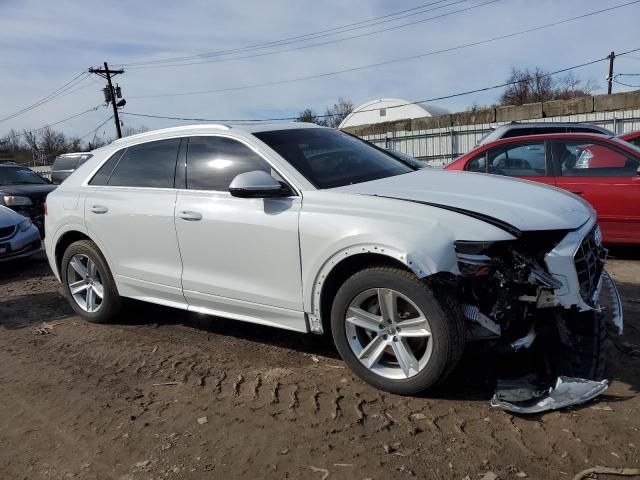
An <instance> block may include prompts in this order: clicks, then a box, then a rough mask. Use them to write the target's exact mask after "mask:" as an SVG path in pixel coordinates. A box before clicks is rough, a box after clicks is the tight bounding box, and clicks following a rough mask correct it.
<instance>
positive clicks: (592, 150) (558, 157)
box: [552, 140, 640, 177]
mask: <svg viewBox="0 0 640 480" xmlns="http://www.w3.org/2000/svg"><path fill="white" fill-rule="evenodd" d="M552 157H553V162H554V164H555V165H556V171H557V172H560V175H561V176H563V177H635V176H636V175H637V174H638V167H640V161H638V159H636V158H634V157H632V156H631V155H628V154H627V153H624V152H622V151H619V150H617V149H613V148H610V147H609V146H607V145H603V144H601V143H597V142H593V143H589V140H582V141H562V140H555V141H554V142H553V144H552Z"/></svg>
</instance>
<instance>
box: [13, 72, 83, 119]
mask: <svg viewBox="0 0 640 480" xmlns="http://www.w3.org/2000/svg"><path fill="white" fill-rule="evenodd" d="M87 75H89V74H88V73H87V72H81V73H79V74H78V75H76V76H75V77H73V78H72V79H71V80H69V81H68V82H67V83H65V84H64V85H62V86H61V87H60V88H57V89H56V90H54V91H53V92H51V93H50V94H49V95H47V96H45V97H42V98H41V99H39V100H37V101H36V102H34V103H32V104H31V105H29V106H28V107H24V108H23V109H21V110H18V111H17V112H13V113H10V114H8V115H6V116H4V117H3V118H0V123H2V122H5V121H7V120H11V119H12V118H15V117H17V116H19V115H22V114H24V113H27V112H29V111H31V110H33V109H35V108H37V107H39V106H40V105H44V104H45V103H47V102H49V101H51V100H53V99H54V98H56V97H58V96H60V95H61V94H62V93H64V92H65V91H67V90H69V89H70V88H73V87H74V86H75V85H77V84H78V83H80V82H82V80H84V77H85V76H87ZM80 77H83V78H80Z"/></svg>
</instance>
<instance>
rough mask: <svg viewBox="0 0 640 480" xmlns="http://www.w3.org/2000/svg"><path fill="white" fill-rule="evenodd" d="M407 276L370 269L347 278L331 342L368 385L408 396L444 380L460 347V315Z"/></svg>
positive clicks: (336, 305)
mask: <svg viewBox="0 0 640 480" xmlns="http://www.w3.org/2000/svg"><path fill="white" fill-rule="evenodd" d="M441 297H446V294H439V298H436V295H435V294H434V291H433V289H432V288H431V287H430V286H429V285H428V284H427V283H426V282H425V281H423V280H420V279H418V278H416V277H415V275H413V274H412V273H411V272H407V271H405V270H401V269H398V268H389V267H374V268H369V269H366V270H362V271H360V272H358V273H356V274H354V275H353V276H352V277H350V278H349V279H348V280H347V281H346V282H345V283H344V284H343V285H342V287H341V288H340V289H339V290H338V293H337V294H336V297H335V299H334V303H333V308H332V311H331V327H332V334H333V339H334V342H335V344H336V347H337V349H338V352H339V353H340V355H341V356H342V358H343V359H344V361H345V362H346V363H347V364H348V365H349V366H350V367H351V369H352V370H353V371H354V372H355V373H356V374H357V375H358V376H360V377H361V378H362V379H363V380H365V381H366V382H368V383H370V384H371V385H373V386H375V387H377V388H380V389H382V390H386V391H389V392H393V393H399V394H414V393H418V392H420V391H423V390H425V389H427V388H429V387H431V386H433V385H434V384H435V383H437V382H439V381H441V380H443V379H444V377H445V376H446V375H447V374H448V373H449V372H450V371H451V370H452V368H453V366H455V364H456V363H457V361H458V359H459V357H460V356H461V353H462V350H463V348H464V334H463V328H462V319H461V316H460V313H459V312H458V311H457V310H456V309H455V308H452V307H451V305H453V302H451V301H450V299H449V298H441Z"/></svg>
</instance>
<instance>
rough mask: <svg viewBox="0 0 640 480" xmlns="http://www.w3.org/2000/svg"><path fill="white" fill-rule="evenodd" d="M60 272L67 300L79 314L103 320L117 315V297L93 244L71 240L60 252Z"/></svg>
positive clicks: (105, 262)
mask: <svg viewBox="0 0 640 480" xmlns="http://www.w3.org/2000/svg"><path fill="white" fill-rule="evenodd" d="M60 273H61V277H62V285H63V287H64V291H65V293H66V295H67V298H68V299H69V303H71V306H72V307H73V309H74V310H75V311H76V313H78V314H79V315H80V316H81V317H83V318H84V319H86V320H88V321H90V322H93V323H106V322H108V321H110V320H112V319H113V318H114V317H115V316H116V315H117V313H118V311H119V310H120V305H121V298H120V295H119V294H118V290H117V288H116V284H115V282H114V280H113V276H112V275H111V271H110V270H109V266H108V265H107V261H106V260H105V259H104V256H103V255H102V253H101V252H100V250H99V249H98V247H97V246H96V244H95V243H93V242H92V241H90V240H80V241H78V242H75V243H72V244H71V245H70V246H69V247H68V248H67V250H66V251H65V252H64V255H63V257H62V262H61V268H60Z"/></svg>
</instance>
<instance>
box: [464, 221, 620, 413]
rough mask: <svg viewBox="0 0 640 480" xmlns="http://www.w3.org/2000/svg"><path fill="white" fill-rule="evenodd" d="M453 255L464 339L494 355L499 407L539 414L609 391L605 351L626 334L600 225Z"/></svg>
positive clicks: (470, 246)
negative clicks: (614, 336) (611, 338)
mask: <svg viewBox="0 0 640 480" xmlns="http://www.w3.org/2000/svg"><path fill="white" fill-rule="evenodd" d="M455 247H456V255H457V258H458V267H459V270H460V275H459V276H457V277H456V278H455V280H454V281H455V284H456V287H457V289H458V292H459V296H460V299H461V303H462V310H463V314H464V316H465V319H466V320H467V322H466V326H467V334H468V337H469V338H470V339H471V340H472V341H484V342H486V345H487V346H490V347H491V348H492V349H493V350H494V351H495V352H497V353H498V361H497V363H496V375H497V377H498V380H497V389H496V393H495V395H494V397H493V399H492V405H493V406H496V407H500V408H503V409H505V410H509V411H513V412H518V413H536V412H540V411H545V410H551V409H557V408H562V407H566V406H569V405H575V404H578V403H583V402H585V401H588V400H590V399H592V398H594V397H595V396H597V395H599V394H600V393H602V392H603V391H604V390H605V389H606V388H607V381H606V380H605V379H604V364H605V349H604V343H605V339H606V334H607V330H612V331H615V332H616V333H618V334H620V333H622V310H621V303H620V298H619V296H618V293H617V290H616V287H615V284H614V283H613V281H612V280H611V278H610V277H609V276H608V275H607V273H606V271H605V270H604V265H605V260H606V255H607V250H606V249H605V248H604V247H603V246H602V236H601V234H600V229H599V227H598V226H597V225H596V224H595V220H593V219H592V220H590V221H589V222H587V223H586V224H585V225H583V226H582V227H580V228H578V229H576V230H571V231H568V230H547V231H533V232H521V234H520V235H519V236H518V238H517V239H515V240H511V241H501V242H473V241H458V242H456V244H455Z"/></svg>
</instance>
